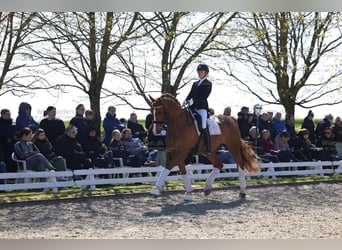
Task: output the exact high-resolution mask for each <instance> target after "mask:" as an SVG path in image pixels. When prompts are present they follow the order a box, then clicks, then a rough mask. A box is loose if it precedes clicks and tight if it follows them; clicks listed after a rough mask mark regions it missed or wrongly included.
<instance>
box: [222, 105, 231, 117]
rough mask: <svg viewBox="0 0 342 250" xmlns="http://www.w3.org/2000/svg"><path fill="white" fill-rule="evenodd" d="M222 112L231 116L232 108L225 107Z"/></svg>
mask: <svg viewBox="0 0 342 250" xmlns="http://www.w3.org/2000/svg"><path fill="white" fill-rule="evenodd" d="M223 114H224V115H226V116H231V115H232V108H231V107H230V106H228V107H225V108H224V110H223Z"/></svg>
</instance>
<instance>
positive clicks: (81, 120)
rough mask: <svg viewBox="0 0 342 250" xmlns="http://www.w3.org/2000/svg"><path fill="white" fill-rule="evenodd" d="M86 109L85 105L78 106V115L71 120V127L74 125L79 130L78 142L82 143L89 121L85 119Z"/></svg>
mask: <svg viewBox="0 0 342 250" xmlns="http://www.w3.org/2000/svg"><path fill="white" fill-rule="evenodd" d="M84 112H85V107H84V105H83V104H78V105H77V106H76V114H75V116H74V117H73V118H71V120H70V125H74V126H75V127H76V128H77V133H76V134H77V140H78V141H79V142H80V141H82V140H83V139H84V138H85V137H86V133H87V132H86V129H87V120H86V118H85V117H84Z"/></svg>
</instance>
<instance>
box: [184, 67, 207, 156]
mask: <svg viewBox="0 0 342 250" xmlns="http://www.w3.org/2000/svg"><path fill="white" fill-rule="evenodd" d="M197 73H198V77H199V80H198V81H196V82H194V83H193V84H192V87H191V90H190V93H189V94H188V96H187V97H186V99H185V102H187V103H188V104H189V106H190V108H191V109H194V110H195V112H196V113H197V114H199V115H200V117H201V124H199V128H200V131H201V136H203V137H204V141H205V143H206V151H207V154H209V153H210V151H211V145H210V135H209V131H208V129H207V118H208V109H209V106H208V101H207V99H208V97H209V95H210V92H211V85H212V84H211V82H210V81H209V80H208V79H207V77H208V74H209V67H208V65H206V64H199V65H198V66H197Z"/></svg>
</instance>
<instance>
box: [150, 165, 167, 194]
mask: <svg viewBox="0 0 342 250" xmlns="http://www.w3.org/2000/svg"><path fill="white" fill-rule="evenodd" d="M170 172H171V171H170V169H169V168H166V167H164V168H163V169H162V171H161V172H160V174H159V176H158V180H157V182H156V184H155V185H154V187H153V188H152V190H151V192H150V194H152V195H155V196H159V195H160V190H161V189H162V187H163V186H164V185H165V179H166V177H167V176H168V175H169V174H170Z"/></svg>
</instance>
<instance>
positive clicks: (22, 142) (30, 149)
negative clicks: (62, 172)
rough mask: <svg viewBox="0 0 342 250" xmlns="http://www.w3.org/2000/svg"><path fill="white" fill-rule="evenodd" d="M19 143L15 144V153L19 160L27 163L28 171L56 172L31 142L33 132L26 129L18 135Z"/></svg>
mask: <svg viewBox="0 0 342 250" xmlns="http://www.w3.org/2000/svg"><path fill="white" fill-rule="evenodd" d="M16 138H18V139H19V141H18V142H16V143H15V144H14V152H15V154H16V156H17V157H18V159H21V160H25V161H26V168H27V170H33V171H45V170H55V168H54V167H53V166H52V165H51V163H50V162H49V161H48V159H46V157H45V156H44V155H42V154H41V153H40V152H39V150H38V148H37V147H36V146H35V145H34V144H33V143H32V142H31V139H32V130H31V129H30V128H27V127H24V128H22V129H21V130H19V131H18V132H17V133H16Z"/></svg>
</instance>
